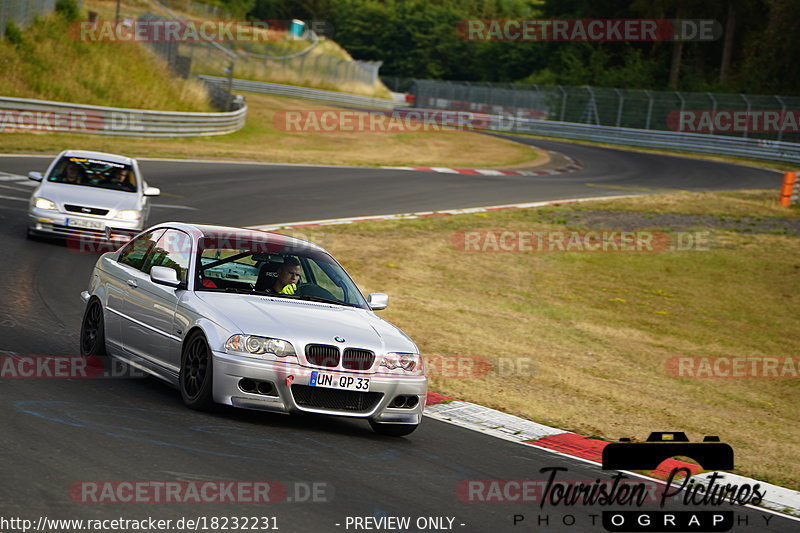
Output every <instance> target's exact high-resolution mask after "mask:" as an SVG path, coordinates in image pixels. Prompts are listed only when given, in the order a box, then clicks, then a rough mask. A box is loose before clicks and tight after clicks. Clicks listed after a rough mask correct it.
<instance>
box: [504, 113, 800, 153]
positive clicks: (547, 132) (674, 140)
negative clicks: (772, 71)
mask: <svg viewBox="0 0 800 533" xmlns="http://www.w3.org/2000/svg"><path fill="white" fill-rule="evenodd" d="M488 129H490V130H492V131H498V132H508V133H511V132H513V133H529V134H532V135H543V136H546V137H565V138H568V139H580V140H584V141H597V142H602V143H608V144H618V145H622V146H638V147H644V148H664V149H667V150H677V151H681V152H701V153H707V154H717V155H731V156H739V157H749V158H754V159H766V160H770V161H781V162H790V163H798V162H800V143H792V142H785V141H772V140H765V139H749V138H742V137H728V136H725V135H710V134H707V133H681V132H673V131H655V130H641V129H635V128H617V127H614V126H595V125H592V124H579V123H573V122H557V121H552V120H536V119H517V118H513V117H502V116H496V115H492V116H491V120H490V126H489V128H488Z"/></svg>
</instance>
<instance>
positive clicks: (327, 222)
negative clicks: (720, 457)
mask: <svg viewBox="0 0 800 533" xmlns="http://www.w3.org/2000/svg"><path fill="white" fill-rule="evenodd" d="M635 196H638V195H635V194H626V195H617V196H594V197H591V198H572V199H569V200H547V201H544V202H527V203H522V204H503V205H490V206H486V207H467V208H464V209H444V210H442V211H419V212H417V213H396V214H393V215H368V216H363V217H346V218H328V219H322V220H305V221H298V222H282V223H279V224H264V225H260V226H248V229H257V230H262V231H271V230H277V229H291V228H307V227H313V226H335V225H338V224H353V223H355V222H377V221H381V220H407V219H415V218H428V217H435V216H444V215H464V214H469V213H486V212H491V211H502V210H504V209H527V208H530V207H545V206H548V205H562V204H574V203H578V202H592V201H598V200H619V199H622V198H634V197H635Z"/></svg>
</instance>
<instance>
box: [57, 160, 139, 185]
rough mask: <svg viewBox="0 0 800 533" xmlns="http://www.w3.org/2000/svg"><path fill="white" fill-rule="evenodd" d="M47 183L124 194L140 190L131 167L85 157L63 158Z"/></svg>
mask: <svg viewBox="0 0 800 533" xmlns="http://www.w3.org/2000/svg"><path fill="white" fill-rule="evenodd" d="M47 181H49V182H53V183H66V184H71V185H81V186H84V187H95V188H100V189H111V190H115V191H124V192H136V191H137V189H138V186H137V184H136V175H135V174H134V172H133V168H132V167H131V166H130V165H125V164H122V163H114V162H111V161H101V160H99V159H91V158H85V157H62V158H61V159H60V160H59V161H58V163H56V164H55V166H54V167H53V171H52V172H51V173H50V175H49V176H48V177H47Z"/></svg>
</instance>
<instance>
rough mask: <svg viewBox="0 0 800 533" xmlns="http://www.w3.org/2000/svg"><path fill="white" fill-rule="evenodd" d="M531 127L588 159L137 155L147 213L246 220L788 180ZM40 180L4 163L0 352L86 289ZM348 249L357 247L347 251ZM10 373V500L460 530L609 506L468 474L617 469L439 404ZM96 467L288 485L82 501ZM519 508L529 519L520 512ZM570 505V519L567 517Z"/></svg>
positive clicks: (41, 348) (525, 475)
mask: <svg viewBox="0 0 800 533" xmlns="http://www.w3.org/2000/svg"><path fill="white" fill-rule="evenodd" d="M521 141H522V142H526V143H532V142H534V143H535V144H536V145H538V146H541V147H544V148H547V149H551V150H557V151H560V152H563V153H565V154H567V155H570V156H572V157H574V158H576V159H579V160H581V161H583V163H584V164H585V165H586V166H585V168H584V169H583V170H581V171H578V172H575V173H572V174H566V175H560V176H553V177H524V176H519V177H503V176H500V177H485V176H473V175H454V174H442V173H433V172H409V171H399V170H397V171H395V170H382V169H366V168H358V169H356V168H326V167H302V166H280V165H255V164H230V163H219V164H215V163H207V162H206V163H200V162H170V161H142V162H141V166H142V170H143V172H144V173H145V176H146V179H147V180H148V182H149V184H151V185H154V186H157V187H160V188H161V190H162V196H161V197H160V198H157V199H156V201H155V202H154V204H155V205H154V208H153V210H152V214H151V219H150V222H152V223H157V222H162V221H168V220H179V221H190V222H208V223H217V224H224V225H237V226H248V225H256V224H268V223H277V222H289V221H298V220H311V219H325V218H337V217H345V216H358V215H375V214H390V213H399V212H412V211H427V210H437V209H451V208H461V207H473V206H484V205H495V204H506V203H517V202H533V201H540V200H553V199H566V198H574V197H589V196H607V195H617V194H627V193H629V192H630V191H629V190H625V189H624V188H628V187H638V188H658V189H664V188H671V189H684V190H692V191H702V190H718V189H739V188H775V189H776V190H777V188H778V187H779V184H780V176H779V174H778V173H775V172H770V171H766V170H760V169H755V168H747V167H741V166H735V165H730V164H723V163H715V162H708V161H700V160H691V159H684V158H677V157H668V156H660V155H651V154H643V153H633V152H624V151H618V150H609V149H602V148H596V147H589V146H581V145H571V144H567V143H562V142H552V141H539V140H536V141H532V140H530V139H521ZM49 161H50V160H49V159H46V158H39V157H23V156H20V157H0V172H3V173H7V174H18V175H25V174H26V173H27V172H28V171H30V170H38V171H44V170H45V168H46V166H47V164H48V163H49ZM31 183H32V182H31ZM587 184H592V185H591V186H587ZM621 188H622V189H621ZM31 190H32V187H31V186H29V185H26V184H25V182H22V181H15V180H14V179H6V180H5V181H0V238H2V250H3V253H2V254H0V256H2V258H3V259H2V261H3V268H2V276H0V302H1V303H0V339H1V340H0V354H9V353H12V354H18V355H36V356H54V355H55V356H69V355H77V351H78V332H79V328H80V320H81V314H82V311H83V305H82V302H81V300H80V298H79V293H80V291H81V290H84V288H85V287H86V284H87V282H88V276H89V273H90V271H91V268H92V266H93V264H94V262H95V260H96V258H97V257H96V255H91V254H82V253H77V252H74V251H71V250H69V249H67V248H66V247H65V246H64V245H63V244H59V243H54V242H40V241H30V240H27V239H26V238H25V227H26V212H27V206H28V204H27V200H28V198H29V196H30V192H31ZM339 259H340V260H341V261H342V262H343V263H344V264H345V266H346V265H347V258H346V257H340V258H339ZM0 391H2V392H1V393H0V425H1V426H2V430H1V431H0V461H1V462H0V464H2V467H1V468H2V470H1V471H0V472H1V474H0V475H2V482H0V508H1V509H2V512H1V513H0V514H2V515H3V516H5V517H9V516H17V517H23V518H28V519H32V520H36V519H37V518H38V517H40V516H47V517H48V518H84V519H88V518H118V517H124V518H134V519H141V518H146V517H148V516H151V517H154V518H158V519H178V518H180V517H191V518H196V517H198V516H204V517H207V518H208V519H209V520H210V519H211V517H232V516H266V517H276V519H277V526H278V528H279V530H281V531H284V532H295V531H297V532H305V531H308V532H336V531H348V530H349V531H353V530H354V529H353V526H352V525H351V526H350V528H349V529H348V528H347V527H346V518H347V517H348V516H349V517H354V516H362V517H373V518H379V517H382V516H410V517H412V522H411V523H412V527H409V528H408V529H407V530H408V531H420V530H421V529H419V528H417V527H416V526H415V525H414V523H415V521H416V520H417V518H419V517H454V518H455V520H454V522H453V525H452V530H455V531H463V532H489V531H491V532H493V533H501V532H507V531H508V532H510V531H526V532H527V531H537V532H546V531H563V532H576V531H592V532H594V531H603V528H602V526H601V525H600V524H599V523H598V524H596V525H594V526H593V525H592V523H591V521H590V515H592V514H594V515H599V514H600V512H601V511H602V509H599V508H596V507H593V508H582V507H573V508H569V507H564V506H559V507H555V508H554V507H545V508H544V509H540V507H539V505H538V503H537V504H533V503H492V502H465V501H462V500H461V499H459V497H458V496H457V487H459V483H460V482H464V481H465V480H489V479H498V480H518V479H537V480H543V479H545V475H544V474H541V473H540V472H539V470H540V469H541V468H544V467H559V466H560V467H566V468H568V473H565V474H564V475H563V477H564V479H575V480H587V481H593V480H595V479H596V478H598V477H602V478H608V477H610V474H609V473H608V472H605V473H604V472H602V471H601V470H600V469H599V467H598V466H596V465H592V464H588V463H584V462H580V461H576V460H573V459H568V458H564V457H561V456H558V455H554V454H552V453H549V452H547V451H543V450H537V449H532V448H530V447H525V446H521V445H518V444H513V443H510V442H506V441H502V440H499V439H495V438H491V437H488V436H484V435H481V434H478V433H475V432H471V431H468V430H465V429H462V428H459V427H455V426H453V425H450V424H446V423H442V422H437V421H434V420H431V419H426V420H425V421H424V422H423V424H422V426H421V427H420V428H419V429H418V430H417V431H416V432H415V433H414V434H413V435H411V436H409V437H407V438H389V437H381V436H377V435H375V434H373V433H372V432H371V430H370V429H369V426H368V425H367V424H366V422H357V421H351V420H346V419H326V418H317V417H286V416H280V415H272V414H264V413H259V412H247V411H241V410H235V409H231V408H220V409H219V410H218V411H217V412H215V413H211V414H206V413H198V412H195V411H190V410H188V409H186V408H185V407H184V406H183V405H182V403H181V399H180V395H179V394H178V392H177V391H175V390H173V389H171V388H169V387H167V386H164V385H162V384H161V383H160V382H158V381H156V380H154V379H150V378H142V379H138V378H124V379H123V378H120V379H94V380H92V379H72V380H64V379H3V380H2V381H1V382H0ZM654 429H656V428H654ZM99 480H118V481H123V480H139V481H175V480H180V481H192V480H209V481H234V480H238V481H264V480H269V481H278V482H280V483H282V484H283V485H284V486H285V487H286V489H287V493H286V498H285V499H284V500H283V501H281V502H276V503H269V504H247V503H238V504H231V503H206V504H193V503H131V504H126V503H102V504H99V503H81V502H80V501H79V500H80V498H79V497H75V493H74V492H73V493H72V494H71V493H70V487H71V486H74V484H76V483H79V482H82V481H99ZM314 483H316V484H317V485H316V486H317V488H318V493H317V498H316V499H317V500H325V501H316V502H314V501H308V500H309V499H312V500H313V499H314V498H313V497H309V496H308V491H307V490H306V489H307V488H308V487H310V486H312V484H314ZM76 500H78V501H76ZM653 508H654V509H655V507H653ZM668 508H672V509H677V508H678V507H675V506H674V505H672V504H668ZM733 509H734V510H735V513H736V515H737V520H741V521H742V522H740V524H741V525H737V526H736V527H734V531H748V532H762V531H770V532H779V531H780V532H783V531H792V530H794V531H798V530H800V527H798V523H797V522H793V521H790V520H788V519H785V518H782V517H778V516H770V515H768V514H767V513H763V512H760V511H754V510H751V509H743V508H733ZM514 515H524V516H525V520H524V521H523V522H521V523H520V524H519V525H517V526H514V525H513V517H514ZM540 515H541V516H549V523H542V524H541V525H537V518H538V517H539V516H540ZM569 515H574V518H575V520H576V521H575V524H574V525H565V524H564V522H567V523H568V524H569V518H567V517H568V516H569ZM765 516H766V517H771V520H770V521H769V525H766V524H765V519H764V517H765ZM543 520H544V519H543ZM744 520H747V524H744V523H743V521H744ZM447 523H448V522H447V521H445V524H447ZM337 524H338V525H337ZM462 524H463V525H462ZM0 529H2V528H0ZM216 529H220V528H216ZM174 530H177V529H174ZM210 530H211V529H210ZM427 530H428V531H438V530H445V529H435V528H432V529H427ZM9 531H10V529H9Z"/></svg>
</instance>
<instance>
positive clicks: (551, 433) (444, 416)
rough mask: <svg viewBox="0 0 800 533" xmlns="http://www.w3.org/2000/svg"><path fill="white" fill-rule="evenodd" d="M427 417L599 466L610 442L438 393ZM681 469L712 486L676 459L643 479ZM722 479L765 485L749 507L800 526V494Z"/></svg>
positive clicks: (733, 477) (431, 397)
mask: <svg viewBox="0 0 800 533" xmlns="http://www.w3.org/2000/svg"><path fill="white" fill-rule="evenodd" d="M425 416H428V417H430V418H434V419H436V420H440V421H442V422H447V423H449V424H454V425H456V426H459V427H462V428H466V429H470V430H472V431H478V432H480V433H484V434H486V435H491V436H493V437H497V438H500V439H504V440H508V441H512V442H516V443H519V444H523V445H525V446H535V447H537V448H542V449H544V450H548V451H550V452H554V453H557V454H559V455H563V456H567V457H571V458H575V459H579V460H582V461H585V462H589V463H595V464H600V463H602V457H603V448H605V447H606V445H608V442H606V441H602V440H599V439H592V438H589V437H585V436H583V435H578V434H577V433H571V432H569V431H564V430H563V429H558V428H554V427H550V426H545V425H543V424H539V423H536V422H532V421H530V420H525V419H524V418H520V417H518V416H514V415H510V414H508V413H503V412H501V411H497V410H495V409H490V408H488V407H484V406H482V405H478V404H474V403H470V402H463V401H461V400H457V399H455V398H450V397H449V396H443V395H441V394H437V393H435V392H429V393H428V400H427V402H426V407H425ZM678 467H685V468H688V469H689V470H690V471H691V472H692V474H693V476H692V479H695V480H697V481H698V482H706V483H708V481H707V480H708V478H709V477H710V476H711V475H712V473H711V472H707V473H704V474H700V473H699V472H700V467H698V466H697V465H695V464H691V463H686V462H684V461H678V460H676V459H667V460H666V461H664V462H663V463H661V465H659V468H658V469H657V470H653V471H651V472H650V476H641V477H652V478H655V479H660V480H663V479H666V478H667V476H668V475H669V473H670V472H671V471H672V469H673V468H678ZM632 475H633V474H632ZM719 475H720V476H721V477H722V478H723V479H724V482H725V483H726V484H727V483H729V484H731V485H735V486H737V487H738V486H740V485H745V484H749V485H750V486H751V487H752V486H753V485H755V484H759V485H761V487H762V489H763V490H764V493H765V496H764V499H763V500H762V502H761V504H760V507H753V506H748V507H753V508H757V509H760V510H764V509H768V510H770V511H774V512H776V513H777V514H779V515H781V516H784V517H785V518H788V519H791V520H796V521H798V522H800V518H797V517H796V516H791V515H797V516H800V492H798V491H796V490H791V489H787V488H784V487H780V486H778V485H772V484H771V483H765V482H763V481H757V480H755V479H750V478H747V477H744V476H740V475H737V474H731V473H729V472H720V473H719ZM717 482H719V481H717ZM787 513H788V514H787Z"/></svg>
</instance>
